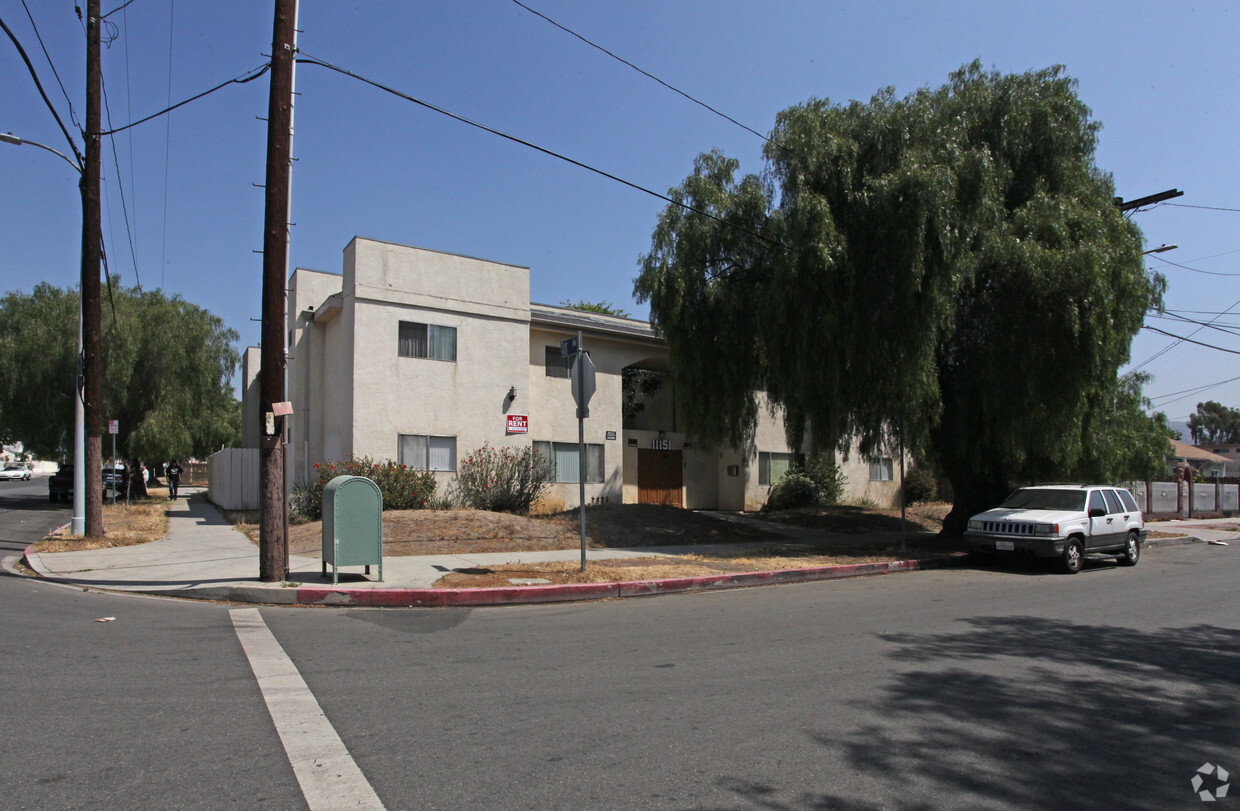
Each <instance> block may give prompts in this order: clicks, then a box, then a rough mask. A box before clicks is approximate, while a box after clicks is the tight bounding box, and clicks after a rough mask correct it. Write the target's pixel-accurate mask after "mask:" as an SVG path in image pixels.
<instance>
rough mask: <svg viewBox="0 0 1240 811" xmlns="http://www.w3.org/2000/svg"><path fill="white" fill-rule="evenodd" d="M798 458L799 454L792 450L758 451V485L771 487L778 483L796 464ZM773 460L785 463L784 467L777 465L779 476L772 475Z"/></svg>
mask: <svg viewBox="0 0 1240 811" xmlns="http://www.w3.org/2000/svg"><path fill="white" fill-rule="evenodd" d="M796 459H797V455H796V454H795V453H792V452H791V451H758V486H759V487H770V486H771V485H773V484H775V483H777V482H778V481H779V480H780V479H781V478H782V477H783V475H784V473H785V472H787V471H789V470H791V469H792V466H793V465H794V464H796ZM772 462H776V463H783V465H782V467H778V466H777V467H776V469H777V470H779V475H778V476H772V475H771V463H772Z"/></svg>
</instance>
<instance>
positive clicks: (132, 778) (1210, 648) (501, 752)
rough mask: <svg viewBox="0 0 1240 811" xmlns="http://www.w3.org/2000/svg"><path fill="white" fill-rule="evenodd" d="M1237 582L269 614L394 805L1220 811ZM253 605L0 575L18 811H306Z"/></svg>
mask: <svg viewBox="0 0 1240 811" xmlns="http://www.w3.org/2000/svg"><path fill="white" fill-rule="evenodd" d="M12 492H15V491H7V490H3V489H0V539H3V541H5V542H7V543H9V544H12V545H17V544H18V542H17V541H14V540H11V539H12V538H15V537H17V536H16V533H17V532H18V531H24V530H23V529H22V528H23V527H26V526H27V523H19V519H18V518H15V517H14V513H13V512H10V511H9V506H10V505H9V504H8V502H7V501H4V499H5V498H7V496H9V495H10V494H11V493H12ZM61 509H62V510H63V509H64V508H61ZM65 514H66V515H67V512H66V513H65ZM53 517H54V516H52V515H45V516H44V517H43V518H44V519H51V518H53ZM34 520H35V519H33V518H30V519H28V521H34ZM40 520H42V519H40ZM63 520H67V519H62V521H58V522H56V523H60V522H63ZM0 548H6V549H7V548H11V547H0ZM5 554H7V553H5ZM1238 576H1240V559H1238V556H1237V549H1236V547H1235V546H1231V547H1214V546H1209V547H1207V546H1205V545H1192V546H1180V547H1170V548H1162V549H1151V550H1147V552H1146V554H1145V555H1144V557H1143V559H1142V561H1141V564H1140V565H1139V566H1138V567H1136V568H1135V569H1123V568H1119V567H1116V566H1114V565H1113V564H1111V563H1091V564H1090V565H1089V566H1088V567H1087V569H1086V570H1085V571H1084V572H1082V573H1081V574H1079V575H1076V576H1064V575H1058V574H1054V573H1052V572H1050V571H1049V570H1047V569H1044V568H1033V567H1029V568H1023V567H1018V568H1011V569H1006V570H954V571H938V572H921V573H913V574H902V575H889V576H883V577H874V578H867V579H861V580H851V581H837V582H828V583H815V584H806V585H798V586H782V587H768V588H760V589H751V590H744V591H731V592H721V593H713V594H696V595H676V596H667V597H655V598H649V599H635V600H624V601H616V602H607V603H587V604H577V605H558V606H531V607H510V608H489V609H446V610H445V609H431V610H400V609H397V610H376V609H371V610H359V609H353V610H334V609H274V608H272V609H267V608H264V609H261V610H260V611H259V612H258V614H259V616H260V617H261V619H262V620H263V621H264V624H265V626H266V627H267V628H269V629H270V630H271V632H272V634H274V641H275V642H276V643H278V646H279V648H280V649H281V650H282V652H283V654H286V655H287V658H288V660H290V661H291V663H292V664H293V665H295V668H296V671H297V673H298V674H300V678H301V679H302V680H304V683H305V686H306V687H307V688H308V693H307V695H310V696H312V699H313V700H314V701H317V706H318V707H319V708H321V712H322V714H323V716H324V717H325V719H326V721H327V722H329V724H330V728H332V729H334V732H335V734H337V735H338V737H339V741H340V742H341V743H342V744H343V746H344V748H345V749H346V750H347V752H348V754H349V755H350V756H351V757H352V760H353V762H355V764H356V766H357V767H358V768H359V769H360V775H362V776H363V777H362V779H363V780H364V781H365V782H367V783H368V784H369V787H371V788H372V789H373V792H374V794H375V795H377V797H378V798H379V799H380V800H381V801H382V802H383V803H384V804H385V805H386V807H388V808H393V809H395V808H506V809H507V808H513V809H517V808H531V809H533V808H538V809H544V808H573V809H579V808H621V807H623V808H762V809H799V808H857V809H869V808H898V809H906V808H927V809H929V808H935V809H937V808H1048V807H1055V808H1099V807H1108V808H1150V809H1154V808H1158V809H1162V808H1174V807H1189V806H1195V805H1197V804H1198V803H1199V802H1200V801H1199V800H1198V799H1197V797H1196V796H1195V795H1194V793H1193V790H1192V786H1191V785H1190V780H1191V779H1192V777H1193V775H1194V773H1195V772H1196V770H1197V769H1198V767H1200V766H1202V765H1203V764H1205V763H1210V764H1217V765H1222V766H1223V767H1224V768H1226V769H1227V770H1228V771H1229V772H1232V773H1235V774H1240V734H1238V732H1237V730H1238V729H1240V683H1238V682H1240V680H1238V678H1237V675H1236V674H1237V673H1240V606H1238V605H1237V601H1236V597H1235V593H1236V588H1235V584H1236V582H1237V577H1238ZM235 608H236V607H230V606H222V605H211V604H195V603H186V602H178V601H174V600H167V599H157V598H136V597H121V596H112V595H101V594H92V593H85V592H82V591H80V590H70V589H66V588H61V587H55V586H50V585H47V584H45V583H38V582H32V581H27V580H21V579H17V578H13V577H11V576H6V577H3V578H0V616H2V617H3V618H4V621H3V622H2V623H0V629H2V630H0V673H3V674H4V681H5V684H6V687H7V688H8V689H6V690H4V691H2V692H0V696H2V698H0V702H3V705H2V706H3V718H4V721H5V722H4V726H3V734H2V735H0V758H2V760H0V762H2V763H3V764H4V768H3V770H2V772H0V797H2V798H3V800H0V803H2V804H3V805H4V806H5V807H7V808H88V807H89V808H97V807H125V808H298V807H307V802H306V800H305V799H304V795H303V791H302V789H301V787H300V786H299V782H298V778H297V776H296V775H295V774H294V771H293V767H292V766H290V755H288V754H286V752H285V748H284V745H283V744H282V739H281V737H280V736H279V735H278V734H277V732H276V728H275V725H274V724H273V720H272V715H270V714H269V711H268V709H267V706H268V705H267V704H266V703H265V701H264V695H263V692H262V691H260V688H259V681H258V679H257V677H256V675H255V674H256V672H259V668H258V667H257V666H254V667H252V666H251V664H250V660H249V659H247V652H246V651H245V650H243V647H242V644H241V642H240V641H239V638H238V631H237V630H236V629H235V627H234V621H235V616H236V615H235V614H234V613H233V612H232V609H235ZM103 617H115V620H114V621H111V622H105V623H100V622H96V621H95V620H96V619H99V618H103ZM286 709H287V708H286ZM276 712H277V715H278V714H279V711H278V710H277V711H276ZM296 712H301V713H303V715H304V717H305V718H307V719H309V718H310V716H311V715H313V713H311V712H309V711H306V710H304V709H302V710H297V711H295V713H296ZM286 718H287V713H286ZM1214 780H1216V778H1215V777H1214V776H1209V779H1206V780H1205V781H1204V783H1203V785H1204V787H1205V788H1206V789H1212V788H1215V787H1216V786H1215V784H1214V783H1212V782H1211V781H1214ZM1235 793H1240V787H1236V792H1235ZM314 799H315V802H316V805H315V807H322V806H321V805H320V804H319V803H320V801H321V800H322V795H316V796H315V798H314ZM1227 801H1232V802H1238V801H1240V799H1237V798H1235V797H1232V798H1229V800H1227ZM1225 802H1226V801H1225Z"/></svg>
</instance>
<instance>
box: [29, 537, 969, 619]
mask: <svg viewBox="0 0 1240 811" xmlns="http://www.w3.org/2000/svg"><path fill="white" fill-rule="evenodd" d="M22 559H23V561H24V562H25V564H26V566H27V567H28V568H30V569H31V570H32V571H35V572H38V573H39V574H40V576H41V577H42V579H44V580H48V581H49V582H53V583H63V584H65V585H70V586H77V587H81V588H86V589H89V590H91V591H101V592H102V591H106V592H109V593H112V594H144V595H152V596H162V597H179V598H185V599H193V600H212V601H219V602H230V603H255V604H261V605H289V606H292V605H303V606H324V607H343V608H398V607H399V608H436V607H449V606H472V607H477V606H499V605H527V604H539V603H561V602H582V601H587V600H615V599H621V598H628V597H651V596H656V595H660V594H686V593H690V592H699V591H720V590H723V589H735V588H753V587H756V586H773V585H783V584H789V583H809V582H815V581H821V580H840V579H845V578H852V577H867V576H870V575H882V574H896V573H899V572H912V571H920V570H926V569H943V568H947V567H949V566H957V565H961V563H962V562H963V561H964V560H965V558H964V556H952V557H938V558H927V559H925V560H901V561H889V562H882V563H855V564H845V565H839V566H818V567H813V568H806V569H779V570H775V571H766V572H736V573H733V574H718V575H704V576H701V577H672V578H662V579H655V580H631V581H622V582H616V583H569V584H564V585H549V586H504V587H498V588H475V589H470V588H464V589H435V588H384V587H372V586H365V587H361V588H350V587H347V586H317V585H316V586H269V585H257V584H255V585H250V584H246V583H235V584H228V585H218V586H185V587H181V588H166V589H164V588H146V589H109V588H103V587H100V586H93V585H89V584H83V583H81V582H77V581H74V580H72V579H69V578H61V577H53V576H48V575H46V574H44V571H45V569H44V568H43V567H41V566H40V565H38V564H39V560H38V553H37V552H34V551H33V546H30V547H27V548H26V549H25V550H24V552H23V554H22Z"/></svg>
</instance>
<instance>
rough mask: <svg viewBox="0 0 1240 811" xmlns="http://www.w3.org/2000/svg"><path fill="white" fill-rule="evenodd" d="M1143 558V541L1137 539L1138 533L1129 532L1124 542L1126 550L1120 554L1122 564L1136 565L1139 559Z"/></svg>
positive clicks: (1120, 563)
mask: <svg viewBox="0 0 1240 811" xmlns="http://www.w3.org/2000/svg"><path fill="white" fill-rule="evenodd" d="M1140 559H1141V543H1140V541H1138V540H1137V533H1135V532H1130V533H1128V540H1127V541H1126V542H1125V543H1124V552H1123V554H1121V555H1120V556H1119V565H1120V566H1136V565H1137V561H1138V560H1140Z"/></svg>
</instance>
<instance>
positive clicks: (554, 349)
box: [543, 346, 573, 377]
mask: <svg viewBox="0 0 1240 811" xmlns="http://www.w3.org/2000/svg"><path fill="white" fill-rule="evenodd" d="M543 357H544V360H545V362H546V366H547V377H569V376H570V375H569V370H570V369H572V367H573V359H572V358H565V357H561V356H560V348H559V347H558V346H548V347H546V351H545V352H544V353H543Z"/></svg>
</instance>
